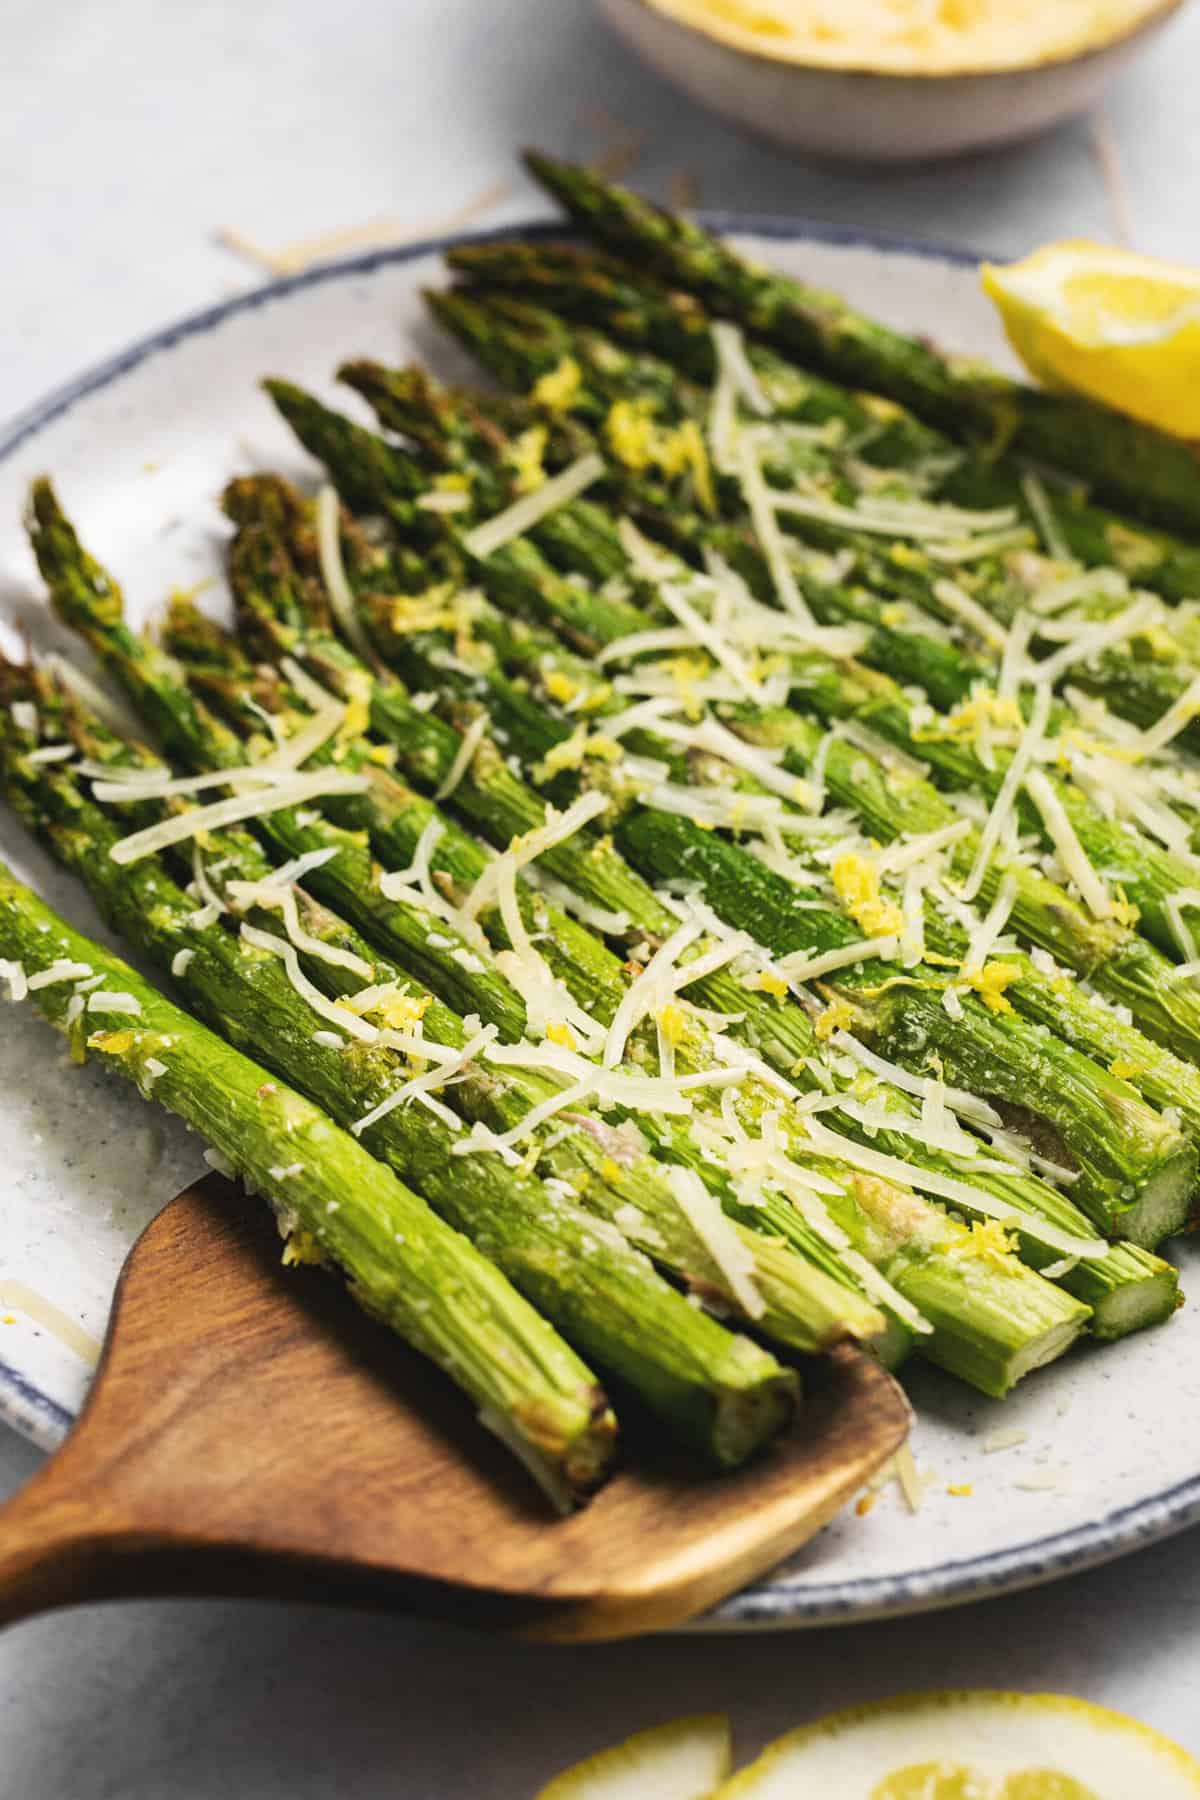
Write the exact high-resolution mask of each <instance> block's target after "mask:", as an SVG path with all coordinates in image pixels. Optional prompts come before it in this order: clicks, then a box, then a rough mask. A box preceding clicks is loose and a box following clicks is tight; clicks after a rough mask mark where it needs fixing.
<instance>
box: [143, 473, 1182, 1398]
mask: <svg viewBox="0 0 1200 1800" xmlns="http://www.w3.org/2000/svg"><path fill="white" fill-rule="evenodd" d="M252 485H253V484H251V483H245V484H239V489H238V491H237V492H236V493H235V494H234V495H233V496H231V502H232V510H233V511H234V512H235V513H236V514H237V515H238V516H239V517H241V518H242V519H243V521H246V520H248V519H250V520H253V521H255V522H256V523H257V524H258V525H259V526H261V525H262V523H263V521H264V519H265V518H266V517H267V516H268V515H269V514H270V512H271V510H272V507H271V499H272V497H271V495H270V494H269V492H267V493H264V494H260V496H259V504H258V505H257V506H256V505H255V504H254V500H253V494H252ZM280 510H282V511H284V512H286V511H288V510H289V509H288V508H286V507H285V508H283V509H280V508H278V507H276V508H275V511H276V512H277V513H278V512H279V511H280ZM292 510H294V509H292ZM247 528H248V527H247V526H246V525H245V524H244V525H243V529H244V530H245V529H247ZM235 561H236V562H237V563H238V565H239V569H240V570H241V571H242V572H243V573H244V563H243V559H240V558H238V557H237V556H236V547H235ZM235 589H236V590H237V591H238V593H239V595H240V597H241V598H242V600H243V602H244V603H245V604H244V608H243V610H244V611H245V612H247V613H249V614H250V615H251V616H253V615H254V614H255V610H256V609H255V605H254V601H255V595H254V594H253V593H252V592H248V591H247V590H246V588H245V586H244V583H242V582H240V581H238V580H237V579H235ZM258 598H259V599H261V591H260V592H259V595H258ZM285 610H286V608H285ZM260 624H261V616H260ZM296 629H297V623H296V621H295V619H293V620H292V624H291V626H290V630H291V631H292V632H293V633H294V632H295V631H296ZM268 635H269V633H268ZM173 641H174V640H173ZM286 641H287V642H288V643H289V644H290V647H291V648H292V649H293V651H294V652H295V653H297V654H304V655H307V656H309V657H310V658H311V657H314V656H315V657H316V658H317V662H316V666H317V667H318V668H320V669H321V670H322V673H323V674H324V675H326V677H328V676H329V674H330V673H331V671H332V670H336V669H337V668H338V666H339V664H338V658H337V657H336V656H334V655H332V652H331V650H330V649H329V648H326V649H325V650H323V651H322V650H321V649H320V648H319V647H318V646H317V645H316V644H315V642H314V639H313V636H312V634H311V633H310V634H309V637H308V641H307V648H306V649H305V650H304V651H301V649H300V646H299V641H298V640H297V638H296V637H295V636H292V637H290V638H289V639H288V640H286ZM277 653H278V652H277ZM346 655H347V653H346V652H344V651H343V652H342V653H341V657H342V667H341V673H342V676H343V678H344V679H346V680H350V679H351V678H352V677H353V679H354V681H355V684H356V685H357V684H360V683H361V682H362V681H363V679H364V678H365V671H363V670H362V669H361V668H360V669H358V671H357V673H356V674H355V672H354V671H353V670H351V669H349V668H347V667H346V666H345V659H346ZM334 685H336V679H335V682H334ZM374 710H375V709H374V706H373V707H372V711H374ZM384 717H385V719H386V713H385V714H384ZM443 729H444V728H443ZM451 735H453V734H451ZM405 737H406V733H404V732H400V733H397V734H396V737H395V739H394V740H393V741H396V742H398V743H400V744H403V742H404V741H405ZM410 748H411V746H410ZM445 760H446V761H447V762H449V761H450V760H451V758H450V751H449V748H447V751H446V759H445ZM470 779H471V777H470V773H469V772H468V773H467V774H466V775H465V776H464V781H468V780H470ZM530 800H531V802H532V804H533V805H534V806H539V805H540V803H539V802H537V801H536V799H535V798H534V797H533V796H530ZM521 822H522V823H525V822H526V821H524V820H523V821H521ZM502 835H503V834H501V836H502ZM601 849H602V846H601V845H596V846H593V847H592V848H590V849H588V850H587V852H586V856H587V859H588V860H590V859H591V858H592V857H593V856H595V855H596V854H597V851H598V850H601ZM608 854H611V853H608ZM628 879H629V880H630V881H632V877H628ZM643 896H644V899H645V900H646V901H648V902H649V904H650V907H651V918H650V919H649V921H647V920H646V918H645V916H644V911H643V916H641V917H640V918H639V919H638V922H639V923H640V924H641V925H642V926H643V927H647V925H648V928H649V929H651V930H653V929H654V928H656V927H658V926H660V925H663V922H664V915H663V909H662V907H661V905H660V904H658V903H657V902H656V901H654V899H653V897H652V896H651V895H649V893H648V891H646V890H643ZM672 923H673V920H671V919H670V918H669V916H667V918H666V925H667V926H669V925H670V924H672ZM742 998H743V999H744V996H743V997H742ZM795 1048H796V1047H795V1045H794V1044H793V1046H792V1050H791V1057H790V1061H792V1062H794V1061H795ZM685 1058H686V1052H685ZM701 1172H703V1170H701ZM947 1172H948V1173H949V1171H947ZM1005 1198H1006V1199H1007V1200H1008V1201H1009V1203H1010V1204H1011V1201H1012V1193H1011V1190H1010V1191H1008V1192H1006V1194H1005ZM908 1208H909V1211H910V1213H911V1212H912V1210H913V1208H914V1203H913V1202H912V1201H911V1199H910V1200H909V1202H908ZM891 1210H892V1213H893V1217H894V1216H895V1212H896V1209H895V1206H894V1205H893V1207H892V1209H891ZM876 1213H878V1208H876ZM889 1229H892V1230H894V1225H893V1224H892V1223H891V1222H890V1221H889ZM1084 1229H1085V1231H1086V1222H1084ZM859 1233H860V1235H861V1221H859ZM883 1247H884V1248H885V1249H886V1248H887V1246H886V1244H885V1245H884V1246H883ZM1044 1260H1048V1259H1044ZM1132 1273H1133V1272H1132V1271H1128V1274H1130V1275H1132ZM1107 1274H1108V1272H1107V1271H1105V1272H1104V1281H1103V1283H1102V1284H1097V1283H1095V1282H1092V1285H1093V1286H1095V1285H1103V1286H1104V1298H1105V1300H1106V1302H1109V1307H1108V1308H1106V1316H1107V1311H1108V1310H1111V1311H1113V1312H1116V1311H1119V1310H1120V1303H1118V1302H1117V1301H1115V1299H1113V1296H1112V1290H1111V1288H1110V1287H1109V1286H1108V1285H1107ZM1148 1274H1149V1271H1147V1270H1145V1269H1139V1270H1138V1271H1137V1274H1136V1277H1134V1279H1135V1280H1136V1281H1137V1282H1138V1283H1141V1282H1142V1281H1143V1280H1144V1279H1145V1278H1146V1276H1147V1275H1148ZM924 1279H925V1282H926V1283H927V1284H928V1281H929V1277H928V1275H926V1276H925V1278H924ZM1151 1279H1152V1280H1155V1281H1157V1279H1158V1272H1156V1273H1155V1275H1154V1276H1152V1277H1151ZM1084 1281H1085V1282H1089V1281H1091V1277H1090V1276H1085V1277H1084ZM1122 1281H1124V1275H1123V1276H1122ZM901 1285H902V1291H903V1284H901ZM952 1288H953V1282H951V1283H949V1284H948V1285H947V1289H946V1291H947V1295H948V1297H952ZM1147 1297H1148V1296H1147ZM1162 1297H1163V1296H1162V1294H1161V1292H1160V1294H1159V1295H1158V1297H1157V1298H1156V1301H1155V1305H1156V1306H1157V1305H1158V1304H1159V1302H1160V1301H1161V1298H1162ZM1128 1298H1129V1296H1128V1295H1125V1296H1123V1299H1124V1300H1126V1301H1127V1300H1128ZM941 1310H942V1311H943V1312H944V1313H945V1315H946V1319H947V1323H946V1324H945V1325H944V1326H941V1327H939V1330H938V1333H937V1339H936V1342H935V1346H934V1349H933V1354H935V1356H936V1357H937V1358H938V1359H939V1360H943V1361H948V1360H949V1358H948V1354H947V1348H946V1346H947V1344H948V1343H949V1342H950V1341H951V1333H952V1328H953V1324H954V1317H953V1311H952V1309H951V1308H950V1306H949V1304H948V1300H943V1301H942V1302H941ZM1136 1311H1137V1307H1136V1306H1134V1307H1133V1308H1132V1309H1130V1312H1129V1314H1128V1315H1127V1316H1133V1313H1135V1312H1136ZM971 1335H972V1339H973V1341H974V1350H973V1354H974V1357H975V1362H974V1367H975V1369H976V1371H977V1372H978V1373H977V1376H976V1378H978V1375H979V1374H982V1364H981V1363H980V1362H979V1360H978V1332H977V1331H973V1333H972V1334H971ZM953 1354H954V1356H955V1357H956V1359H957V1360H958V1361H962V1351H961V1350H956V1351H954V1352H953ZM966 1366H968V1365H964V1367H966Z"/></svg>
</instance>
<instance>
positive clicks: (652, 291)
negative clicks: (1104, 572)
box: [446, 241, 1200, 600]
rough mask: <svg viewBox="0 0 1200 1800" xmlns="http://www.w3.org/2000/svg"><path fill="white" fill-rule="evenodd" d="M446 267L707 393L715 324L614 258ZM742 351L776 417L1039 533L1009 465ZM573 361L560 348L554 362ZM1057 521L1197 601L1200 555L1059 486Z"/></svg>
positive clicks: (1090, 552) (1072, 540)
mask: <svg viewBox="0 0 1200 1800" xmlns="http://www.w3.org/2000/svg"><path fill="white" fill-rule="evenodd" d="M446 260H447V261H448V263H449V264H450V266H451V268H452V269H453V270H454V272H455V274H456V275H458V276H460V277H461V278H463V279H464V280H466V281H468V282H470V283H472V284H473V286H474V287H475V288H476V289H484V290H487V291H488V292H499V293H500V294H507V295H511V296H514V297H515V296H517V295H520V296H521V297H522V298H524V299H530V298H534V297H536V299H537V301H538V303H539V305H541V306H544V307H546V308H548V309H549V310H550V311H551V312H553V313H555V314H558V315H559V316H560V317H562V318H565V319H569V320H572V321H577V322H579V323H582V324H588V325H593V326H596V327H598V328H599V330H601V331H603V332H605V333H607V334H608V335H609V336H610V337H613V338H615V339H617V340H618V341H619V342H620V343H622V344H624V345H626V346H627V347H628V348H630V349H633V350H645V351H650V352H651V353H652V354H653V355H655V356H659V357H664V358H666V359H667V361H669V362H672V363H676V364H678V366H679V367H680V368H681V369H682V370H684V371H685V372H686V374H687V375H688V376H689V377H690V379H691V380H693V381H695V382H698V383H699V384H701V385H702V386H704V387H711V385H712V383H713V381H714V379H715V377H716V363H715V354H714V345H713V337H712V325H713V317H712V315H711V314H710V313H709V312H708V311H707V309H706V308H705V307H704V306H703V305H701V303H700V302H699V301H698V300H697V299H696V298H695V296H694V295H692V294H687V293H683V292H681V291H679V290H678V289H673V288H669V287H663V286H660V285H659V284H658V283H657V282H655V281H654V280H653V279H652V278H651V277H649V276H647V275H646V274H645V273H643V272H642V271H641V270H638V269H635V268H633V267H632V266H631V265H630V264H628V263H625V262H623V261H621V260H620V259H619V258H616V257H613V256H609V255H606V254H605V253H603V252H601V251H596V250H591V249H588V248H585V247H582V246H578V245H567V244H553V243H523V242H520V241H513V242H499V243H489V244H465V245H462V246H460V247H459V248H458V249H455V250H452V251H450V253H449V255H448V256H447V259H446ZM746 351H747V355H748V358H749V361H750V365H751V367H752V369H753V370H754V373H755V375H756V377H757V378H758V381H759V384H760V386H761V388H762V390H763V392H764V394H765V395H766V397H767V400H768V402H769V404H770V408H771V413H772V415H773V416H775V417H777V418H784V419H795V420H797V421H801V422H805V423H811V424H828V423H829V422H830V421H836V422H837V426H838V429H839V431H840V433H841V436H842V442H848V443H850V444H852V445H853V446H854V448H855V452H856V454H858V455H861V456H862V457H863V458H864V459H865V460H867V461H868V462H871V463H875V464H876V465H878V466H881V467H886V466H893V465H903V464H908V463H911V462H913V461H914V460H916V461H918V462H921V463H923V464H925V465H926V466H929V464H930V461H931V459H933V460H944V461H945V463H946V465H947V468H948V473H947V474H946V476H945V478H944V479H943V480H940V481H938V483H937V492H938V494H939V496H940V497H941V498H943V499H946V500H949V501H951V502H952V503H954V504H956V505H960V506H970V507H984V508H991V507H1000V506H1014V507H1016V508H1018V510H1019V511H1020V512H1021V514H1022V516H1023V518H1024V519H1025V521H1026V523H1028V524H1036V523H1037V521H1036V518H1035V516H1034V514H1033V512H1032V509H1031V507H1030V504H1029V500H1028V495H1027V493H1026V490H1025V487H1024V486H1023V484H1022V479H1021V477H1022V470H1021V468H1020V466H1019V464H1016V463H1014V462H1013V460H1012V459H1011V458H1009V457H1006V456H1000V457H997V458H995V459H994V460H985V459H983V458H979V457H970V456H962V455H961V454H959V455H953V454H952V455H949V456H948V455H947V452H948V451H950V450H951V443H950V440H948V439H946V438H944V437H943V436H942V435H941V434H940V433H937V432H935V431H932V430H931V429H930V428H929V427H928V426H924V425H923V424H922V423H921V422H920V421H919V420H918V419H916V418H915V417H914V416H913V414H911V413H910V412H908V411H907V410H905V409H904V408H902V407H896V406H894V405H887V404H885V405H882V406H881V405H880V403H879V401H878V399H877V398H876V397H875V396H872V395H867V394H858V393H855V392H853V391H852V390H850V389H848V388H845V387H841V386H839V385H838V384H837V383H833V382H828V381H825V380H823V379H822V378H821V377H819V376H816V375H813V374H811V373H810V372H809V371H807V370H805V369H802V368H800V367H799V366H798V365H797V364H795V363H793V362H790V361H788V360H787V359H786V358H785V357H783V356H781V355H780V354H779V353H778V352H777V351H775V350H774V349H772V348H771V347H770V346H769V345H766V344H759V343H755V342H750V343H748V344H747V346H746ZM569 354H570V352H569V350H568V349H566V347H560V351H559V355H560V360H561V357H562V356H564V355H569ZM555 366H557V365H555ZM516 385H519V386H520V385H528V384H526V383H522V382H520V381H518V382H517V383H516ZM551 391H553V389H552V390H551ZM1053 511H1054V520H1055V524H1056V526H1057V529H1058V533H1059V536H1060V538H1061V539H1062V542H1063V544H1064V546H1065V547H1066V549H1067V550H1068V551H1069V553H1070V554H1071V556H1073V557H1075V558H1077V559H1078V561H1079V562H1081V563H1084V564H1086V565H1089V566H1094V565H1098V564H1099V565H1103V564H1110V563H1111V564H1113V565H1115V566H1116V567H1117V568H1119V569H1121V570H1123V571H1124V573H1125V574H1127V575H1128V576H1129V577H1130V578H1131V579H1132V580H1135V581H1137V582H1138V584H1139V585H1140V586H1142V587H1148V588H1151V589H1153V590H1154V591H1156V592H1157V593H1160V594H1162V595H1164V596H1165V597H1166V598H1167V599H1169V600H1187V599H1191V598H1193V597H1194V596H1196V595H1198V594H1200V550H1197V549H1196V547H1195V546H1194V545H1192V544H1190V543H1188V542H1186V541H1185V540H1184V539H1182V538H1179V537H1175V536H1173V535H1172V534H1170V533H1169V532H1165V531H1160V530H1156V529H1155V528H1154V527H1152V526H1147V525H1145V524H1142V523H1140V522H1135V521H1134V520H1132V519H1129V518H1126V517H1122V516H1120V515H1119V514H1115V513H1113V512H1111V511H1109V510H1108V509H1107V508H1104V507H1101V506H1097V505H1094V504H1093V503H1092V502H1091V501H1089V500H1087V499H1085V498H1083V497H1082V495H1081V493H1080V491H1078V490H1077V489H1076V488H1063V487H1056V488H1055V490H1054V493H1053Z"/></svg>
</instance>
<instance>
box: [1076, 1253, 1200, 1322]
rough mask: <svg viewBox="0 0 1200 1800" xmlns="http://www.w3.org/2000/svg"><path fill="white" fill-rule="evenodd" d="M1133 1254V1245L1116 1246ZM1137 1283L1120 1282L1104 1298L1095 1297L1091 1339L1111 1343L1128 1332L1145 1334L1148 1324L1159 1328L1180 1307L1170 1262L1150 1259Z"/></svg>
mask: <svg viewBox="0 0 1200 1800" xmlns="http://www.w3.org/2000/svg"><path fill="white" fill-rule="evenodd" d="M1119 1247H1120V1248H1122V1249H1127V1250H1129V1251H1130V1253H1131V1254H1133V1253H1134V1252H1135V1251H1136V1246H1128V1245H1123V1246H1119ZM1153 1263H1154V1264H1155V1265H1156V1266H1154V1267H1148V1268H1147V1269H1146V1270H1145V1272H1144V1274H1143V1275H1142V1278H1141V1279H1140V1280H1129V1281H1124V1282H1122V1283H1121V1284H1120V1286H1118V1287H1113V1288H1111V1289H1110V1290H1109V1292H1108V1293H1106V1294H1104V1295H1096V1296H1095V1299H1094V1301H1093V1304H1092V1336H1093V1337H1096V1338H1099V1339H1100V1340H1101V1342H1102V1343H1113V1342H1115V1341H1116V1340H1117V1339H1118V1338H1123V1337H1128V1336H1129V1335H1130V1334H1131V1333H1132V1332H1135V1331H1145V1330H1146V1329H1147V1328H1148V1327H1149V1326H1151V1325H1162V1324H1164V1323H1165V1321H1166V1320H1167V1319H1170V1318H1172V1317H1173V1316H1174V1314H1175V1312H1176V1310H1177V1309H1178V1308H1179V1307H1180V1306H1182V1304H1183V1296H1182V1294H1181V1293H1180V1291H1179V1276H1178V1274H1177V1273H1176V1271H1175V1269H1173V1268H1172V1266H1171V1264H1170V1263H1166V1262H1161V1261H1159V1259H1158V1258H1157V1257H1155V1258H1153Z"/></svg>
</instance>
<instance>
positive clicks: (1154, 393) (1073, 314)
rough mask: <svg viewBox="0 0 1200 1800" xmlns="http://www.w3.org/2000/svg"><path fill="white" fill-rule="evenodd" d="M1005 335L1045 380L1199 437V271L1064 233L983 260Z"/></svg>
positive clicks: (984, 275)
mask: <svg viewBox="0 0 1200 1800" xmlns="http://www.w3.org/2000/svg"><path fill="white" fill-rule="evenodd" d="M982 279H983V285H984V288H985V290H986V292H987V293H988V294H990V295H991V297H992V299H993V300H994V301H995V302H996V305H997V306H998V307H999V309H1000V316H1001V318H1002V319H1003V321H1004V329H1005V331H1006V332H1007V333H1008V338H1009V342H1010V343H1011V344H1012V347H1013V349H1014V350H1015V351H1016V353H1017V355H1018V356H1019V357H1020V358H1021V361H1022V362H1023V363H1024V364H1025V367H1026V368H1027V369H1028V370H1029V372H1030V374H1031V375H1034V376H1036V377H1037V379H1038V380H1039V381H1041V382H1042V383H1044V385H1045V386H1046V387H1051V388H1058V389H1068V390H1071V391H1074V392H1076V393H1081V394H1087V395H1090V397H1091V398H1092V399H1094V400H1104V401H1106V402H1107V403H1108V405H1109V406H1115V407H1116V408H1117V409H1118V410H1119V411H1121V412H1125V413H1130V414H1131V415H1132V416H1133V417H1134V418H1137V419H1146V420H1148V421H1149V422H1150V423H1151V424H1152V425H1158V426H1159V427H1160V428H1161V429H1162V430H1163V431H1169V432H1172V433H1174V434H1175V436H1177V437H1187V438H1192V437H1200V270H1197V269H1189V268H1186V267H1185V266H1184V265H1183V264H1181V263H1168V262H1157V261H1156V260H1155V259H1154V258H1153V257H1150V256H1138V255H1137V254H1136V253H1135V252H1134V251H1132V250H1117V249H1113V248H1111V247H1109V246H1106V245H1104V244H1090V243H1086V242H1083V241H1068V242H1066V243H1061V244H1048V245H1047V246H1046V247H1045V249H1042V250H1035V251H1034V253H1033V255H1032V256H1027V257H1026V258H1025V259H1024V261H1023V262H1015V263H1002V264H997V263H985V264H984V265H983V272H982Z"/></svg>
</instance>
